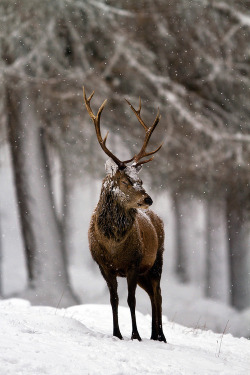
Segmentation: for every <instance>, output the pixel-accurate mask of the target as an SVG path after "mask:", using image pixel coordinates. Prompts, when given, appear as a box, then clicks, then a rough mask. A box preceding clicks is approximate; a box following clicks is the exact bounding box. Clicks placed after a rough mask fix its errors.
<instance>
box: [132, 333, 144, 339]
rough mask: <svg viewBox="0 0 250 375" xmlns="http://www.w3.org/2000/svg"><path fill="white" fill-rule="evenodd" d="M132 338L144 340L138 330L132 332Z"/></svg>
mask: <svg viewBox="0 0 250 375" xmlns="http://www.w3.org/2000/svg"><path fill="white" fill-rule="evenodd" d="M131 339H132V340H138V341H142V339H141V336H140V335H139V333H138V332H133V333H132V336H131Z"/></svg>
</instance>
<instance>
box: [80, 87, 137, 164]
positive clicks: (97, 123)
mask: <svg viewBox="0 0 250 375" xmlns="http://www.w3.org/2000/svg"><path fill="white" fill-rule="evenodd" d="M94 93H95V92H94V91H93V92H92V94H91V95H90V97H89V98H88V99H87V97H86V93H85V89H84V87H83V97H84V101H85V105H86V108H87V111H88V114H89V115H90V117H91V119H92V121H93V123H94V124H95V131H96V135H97V139H98V142H99V143H100V146H101V148H102V149H103V151H104V152H105V153H106V154H107V155H108V156H109V157H110V158H111V159H113V161H114V162H115V163H116V164H117V165H118V167H119V169H124V168H126V163H129V162H131V161H133V160H134V157H133V158H132V159H130V160H126V161H121V160H119V159H118V158H117V157H116V156H115V155H114V154H113V153H112V152H111V151H110V150H109V149H108V148H107V146H106V141H107V137H108V132H107V134H106V136H105V138H104V139H102V136H101V130H100V118H101V114H102V111H103V108H104V107H105V105H106V103H107V99H106V100H104V102H103V103H102V105H101V107H100V108H99V110H98V112H97V115H96V116H95V115H94V113H93V111H92V109H91V107H90V101H91V99H92V98H93V96H94Z"/></svg>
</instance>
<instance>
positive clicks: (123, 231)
mask: <svg viewBox="0 0 250 375" xmlns="http://www.w3.org/2000/svg"><path fill="white" fill-rule="evenodd" d="M104 184H105V182H104ZM107 196H108V198H107ZM112 196H113V197H112ZM107 200H108V201H109V203H108V204H107ZM110 201H111V202H112V203H110ZM163 242H164V229H163V223H162V221H161V219H160V218H159V217H158V216H157V215H156V214H155V213H154V212H153V211H150V210H148V211H142V210H141V209H134V208H131V209H128V210H127V209H126V207H125V206H123V205H122V204H121V203H117V197H116V196H115V193H114V192H113V191H112V190H111V191H108V192H105V191H104V190H103V191H102V193H101V197H100V200H99V203H98V205H97V207H96V210H95V212H94V213H93V216H92V219H91V223H90V229H89V243H90V251H91V254H92V256H93V258H94V260H95V261H96V262H97V263H98V264H100V265H101V266H102V267H106V268H109V269H110V270H112V272H113V273H114V274H116V276H122V277H125V276H126V275H127V273H128V270H129V269H130V268H131V264H132V263H135V262H137V263H138V266H139V269H138V271H139V275H143V274H145V273H146V272H147V271H149V270H150V269H151V268H152V267H153V265H154V263H155V261H156V258H157V255H158V256H160V257H162V253H163Z"/></svg>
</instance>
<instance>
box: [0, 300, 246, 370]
mask: <svg viewBox="0 0 250 375" xmlns="http://www.w3.org/2000/svg"><path fill="white" fill-rule="evenodd" d="M119 318H120V328H121V332H122V334H123V335H124V340H123V341H120V340H119V339H116V338H114V337H112V333H111V332H112V314H111V308H110V306H109V305H81V306H73V307H70V308H67V309H56V308H52V307H44V306H39V307H37V306H30V304H29V302H28V301H25V300H21V299H9V300H2V301H0V322H1V323H0V348H1V350H0V374H1V375H21V374H23V375H40V374H49V375H61V374H67V375H71V374H72V375H78V374H79V375H84V374H90V375H91V374H129V375H132V374H150V375H153V374H168V375H171V374H175V375H178V374H182V375H187V374H199V375H201V374H202V375H206V374H224V375H226V374H228V375H229V374H232V375H241V374H242V375H243V374H244V375H246V374H250V355H249V353H250V342H249V341H248V340H247V339H244V338H241V339H239V338H234V337H232V336H231V335H228V334H226V335H224V336H223V335H220V334H215V333H213V332H211V331H202V330H200V329H190V328H186V327H183V326H180V325H178V324H176V323H173V322H171V321H168V320H167V318H165V317H164V319H163V322H164V332H165V335H166V338H167V341H168V343H167V344H164V343H161V342H154V341H151V340H149V337H150V325H151V317H150V316H149V315H143V314H141V313H139V312H137V321H138V329H139V332H140V334H141V337H142V340H143V341H142V342H138V341H132V340H130V334H131V321H130V313H129V309H128V308H125V307H120V309H119Z"/></svg>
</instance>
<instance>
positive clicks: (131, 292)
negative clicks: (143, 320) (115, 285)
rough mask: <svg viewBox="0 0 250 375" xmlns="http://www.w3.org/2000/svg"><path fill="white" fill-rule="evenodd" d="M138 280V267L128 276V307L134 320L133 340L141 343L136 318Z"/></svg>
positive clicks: (130, 271)
mask: <svg viewBox="0 0 250 375" xmlns="http://www.w3.org/2000/svg"><path fill="white" fill-rule="evenodd" d="M137 280H138V269H137V267H134V268H133V267H132V268H131V269H130V270H129V271H128V274H127V283H128V305H129V308H130V312H131V319H132V336H131V339H132V340H134V339H136V340H139V341H141V337H140V335H139V332H138V330H137V324H136V317H135V305H136V300H135V291H136V286H137Z"/></svg>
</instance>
